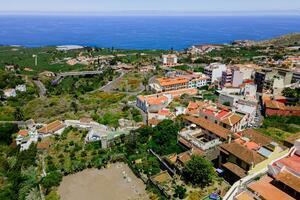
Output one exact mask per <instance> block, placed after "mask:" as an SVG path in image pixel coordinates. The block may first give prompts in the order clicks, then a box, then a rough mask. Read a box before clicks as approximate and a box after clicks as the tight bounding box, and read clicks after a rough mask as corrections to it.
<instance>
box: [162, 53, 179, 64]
mask: <svg viewBox="0 0 300 200" xmlns="http://www.w3.org/2000/svg"><path fill="white" fill-rule="evenodd" d="M162 62H163V65H164V66H175V65H177V64H178V58H177V56H176V55H175V54H168V55H163V56H162Z"/></svg>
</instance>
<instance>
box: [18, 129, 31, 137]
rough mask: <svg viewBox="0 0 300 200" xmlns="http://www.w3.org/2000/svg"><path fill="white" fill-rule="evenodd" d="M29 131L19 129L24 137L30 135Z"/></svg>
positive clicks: (19, 133)
mask: <svg viewBox="0 0 300 200" xmlns="http://www.w3.org/2000/svg"><path fill="white" fill-rule="evenodd" d="M28 133H29V132H28V131H27V130H19V132H18V135H21V136H23V137H26V136H27V135H28Z"/></svg>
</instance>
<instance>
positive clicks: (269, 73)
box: [254, 69, 293, 95]
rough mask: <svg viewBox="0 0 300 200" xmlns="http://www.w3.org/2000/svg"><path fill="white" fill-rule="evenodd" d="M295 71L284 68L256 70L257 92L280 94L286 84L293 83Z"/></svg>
mask: <svg viewBox="0 0 300 200" xmlns="http://www.w3.org/2000/svg"><path fill="white" fill-rule="evenodd" d="M292 78H293V73H292V72H290V71H284V70H277V69H276V70H275V69H261V70H260V71H257V72H255V78H254V82H255V84H256V85H257V92H260V93H263V92H269V93H272V94H276V95H277V94H280V93H281V92H282V90H283V89H284V87H285V86H286V85H289V84H291V82H292Z"/></svg>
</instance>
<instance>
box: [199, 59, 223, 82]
mask: <svg viewBox="0 0 300 200" xmlns="http://www.w3.org/2000/svg"><path fill="white" fill-rule="evenodd" d="M226 69H227V66H226V65H224V64H220V63H212V64H210V65H209V66H207V67H205V68H204V74H205V75H207V76H208V78H209V79H208V83H209V84H210V83H213V82H215V81H220V80H221V78H222V73H223V72H224V71H226Z"/></svg>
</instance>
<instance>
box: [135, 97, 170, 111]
mask: <svg viewBox="0 0 300 200" xmlns="http://www.w3.org/2000/svg"><path fill="white" fill-rule="evenodd" d="M172 100H173V98H172V95H170V94H154V95H148V96H138V97H137V101H136V105H137V107H139V108H140V109H141V110H143V111H144V112H146V113H147V112H158V111H159V110H161V109H163V108H165V107H167V106H168V105H169V104H170V103H171V102H172Z"/></svg>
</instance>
